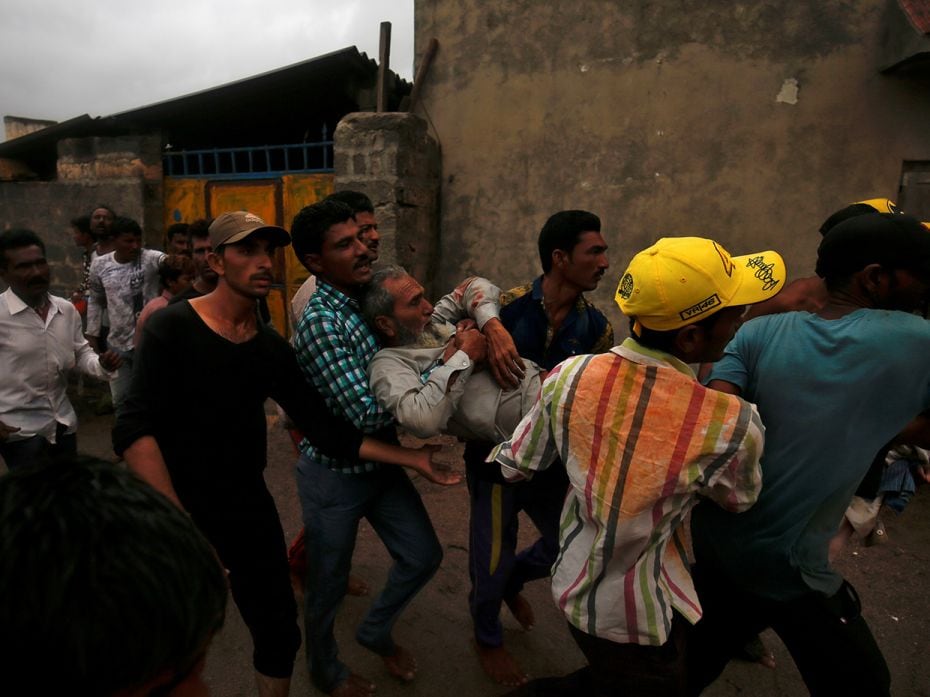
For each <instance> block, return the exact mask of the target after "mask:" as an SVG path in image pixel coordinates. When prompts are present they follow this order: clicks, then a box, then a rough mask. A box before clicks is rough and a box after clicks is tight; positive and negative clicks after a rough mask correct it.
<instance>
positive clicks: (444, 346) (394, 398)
mask: <svg viewBox="0 0 930 697" xmlns="http://www.w3.org/2000/svg"><path fill="white" fill-rule="evenodd" d="M499 296H500V289H499V288H497V287H496V286H494V285H492V284H491V283H490V282H489V281H487V280H486V279H483V278H478V277H472V278H468V279H466V280H465V281H464V282H462V284H461V285H459V286H458V287H457V288H456V289H455V290H454V291H453V292H452V293H450V294H449V295H446V296H445V297H443V298H442V299H441V300H440V301H439V302H438V303H437V304H436V306H435V307H433V305H432V304H431V303H430V302H429V301H428V300H427V299H426V298H425V296H424V294H423V287H422V286H421V285H420V284H419V283H418V282H417V280H416V279H415V278H413V277H412V276H410V275H409V274H408V273H407V272H406V271H405V270H404V269H403V268H401V267H399V266H388V267H385V268H383V269H381V270H380V271H378V272H377V273H375V274H374V276H372V279H371V283H370V285H369V286H368V289H367V291H366V293H365V296H364V298H363V299H362V313H363V315H364V316H365V319H366V321H367V322H368V323H369V324H370V325H371V327H372V328H373V329H374V330H375V331H376V332H377V334H378V336H379V338H380V339H381V341H382V344H383V345H384V346H386V347H387V348H384V349H382V350H380V351H379V352H378V353H377V354H375V357H374V358H373V359H372V360H371V363H370V364H369V366H368V376H369V379H370V383H371V389H372V392H373V393H374V395H375V397H376V399H377V400H378V403H379V404H380V405H381V406H382V407H383V408H385V409H387V410H388V411H390V412H391V413H392V414H393V415H394V418H395V419H396V420H397V423H398V424H400V425H401V426H403V427H404V428H405V429H407V430H408V431H409V432H411V433H412V434H413V435H415V436H418V437H421V438H428V437H430V436H435V435H437V434H439V433H448V434H450V435H454V436H459V437H461V438H466V439H481V440H486V441H493V442H500V441H502V440H506V439H507V438H509V437H510V435H511V434H512V432H513V429H514V428H515V427H516V425H517V423H519V421H520V419H521V417H522V416H523V414H524V413H526V412H527V411H529V409H530V407H531V406H532V405H533V403H534V402H535V401H536V398H537V397H538V395H539V389H540V385H541V383H542V379H543V378H544V377H545V376H544V375H543V374H542V370H541V369H540V368H539V366H537V365H536V364H534V363H532V362H531V361H524V362H525V363H526V366H527V369H526V372H525V375H524V377H523V379H522V381H521V382H520V384H519V385H518V387H517V388H516V389H512V390H507V391H504V390H502V389H501V387H500V386H499V385H498V384H497V383H496V382H495V381H494V378H493V376H492V375H491V372H490V371H488V370H484V369H483V367H484V366H483V364H484V363H485V362H486V354H487V346H486V342H485V338H484V335H483V334H482V333H481V332H482V331H485V332H487V331H496V330H498V329H500V330H503V327H498V325H500V319H499V318H498V317H497V309H498V299H499ZM479 330H480V331H479Z"/></svg>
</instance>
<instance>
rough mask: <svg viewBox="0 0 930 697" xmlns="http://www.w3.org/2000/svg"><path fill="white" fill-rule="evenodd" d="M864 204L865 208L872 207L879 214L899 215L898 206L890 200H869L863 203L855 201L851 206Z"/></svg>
mask: <svg viewBox="0 0 930 697" xmlns="http://www.w3.org/2000/svg"><path fill="white" fill-rule="evenodd" d="M859 204H865V205H866V206H872V208H874V209H875V210H877V211H878V212H879V213H900V212H901V211H900V210H898V204H896V203H895V202H894V201H892V200H891V199H890V198H870V199H866V200H865V201H856V203H854V204H853V205H854V206H855V205H859Z"/></svg>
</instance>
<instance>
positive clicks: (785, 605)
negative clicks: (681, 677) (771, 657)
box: [688, 563, 891, 697]
mask: <svg viewBox="0 0 930 697" xmlns="http://www.w3.org/2000/svg"><path fill="white" fill-rule="evenodd" d="M692 573H693V576H694V581H695V586H696V588H697V591H698V596H699V597H700V599H701V605H702V607H703V609H704V615H703V618H702V619H701V621H700V622H698V623H697V625H695V627H694V629H693V630H692V634H691V636H690V639H689V646H690V650H689V656H688V671H689V676H690V677H689V679H690V681H691V694H694V695H698V694H700V693H701V691H702V690H703V689H704V688H705V687H707V686H708V685H710V684H711V683H712V682H713V681H714V680H716V679H717V677H718V676H719V675H720V673H721V672H723V669H724V667H726V664H727V662H728V661H729V659H730V657H731V656H733V655H734V654H735V653H736V651H737V650H738V649H739V648H740V647H741V646H743V645H744V644H745V643H746V642H747V641H748V640H749V639H751V638H752V637H754V636H755V635H757V634H758V633H759V632H760V631H762V630H764V629H766V628H768V627H771V628H772V629H773V630H775V632H776V633H777V634H778V636H779V637H781V640H782V641H783V642H784V643H785V646H786V647H787V648H788V651H790V652H791V657H792V658H793V659H794V662H795V664H796V665H797V667H798V670H799V671H800V672H801V677H802V678H803V679H804V683H805V684H806V685H807V688H808V689H809V690H810V692H811V695H813V696H814V697H828V696H832V695H843V697H853V696H862V697H866V696H868V697H887V695H888V694H889V692H890V689H891V676H890V674H889V672H888V666H887V664H886V663H885V659H884V657H883V656H882V652H881V650H880V649H879V648H878V645H877V644H876V643H875V638H874V637H873V636H872V632H871V631H870V630H869V626H868V624H866V621H865V619H863V617H862V615H861V612H860V610H861V607H860V604H859V597H858V596H857V595H856V591H855V589H854V588H853V587H852V586H851V585H850V584H849V583H847V582H845V581H844V582H843V586H842V587H841V588H840V590H839V591H838V592H837V593H835V594H834V595H832V596H826V595H824V594H822V593H816V592H811V593H808V594H806V595H804V596H801V597H799V598H795V599H792V600H787V601H778V600H771V599H769V598H763V597H760V596H757V595H753V594H751V593H746V592H745V591H742V590H740V589H738V588H734V587H733V586H732V584H730V583H729V582H728V581H727V579H726V578H725V577H724V576H723V575H722V574H720V573H716V572H715V571H714V569H712V568H710V567H708V566H707V565H706V564H701V563H699V564H697V565H695V567H694V569H693V570H692Z"/></svg>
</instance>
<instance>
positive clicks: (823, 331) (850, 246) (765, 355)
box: [689, 213, 930, 696]
mask: <svg viewBox="0 0 930 697" xmlns="http://www.w3.org/2000/svg"><path fill="white" fill-rule="evenodd" d="M817 274H818V275H819V276H821V277H822V278H823V279H824V280H825V282H826V288H827V292H828V298H827V301H826V303H825V305H824V306H823V307H822V308H821V309H820V310H818V311H817V312H816V313H808V312H787V313H782V314H775V315H767V316H765V317H759V318H757V319H754V320H751V321H749V322H747V323H746V324H744V325H743V327H742V328H741V329H740V331H739V332H738V333H737V335H736V337H735V338H734V339H733V341H732V342H731V343H730V345H729V346H728V347H727V350H726V354H725V355H724V357H723V359H722V360H721V361H720V362H718V363H717V364H716V365H715V366H714V370H713V373H712V375H711V381H710V386H711V387H715V388H717V389H721V390H724V391H727V392H731V393H733V394H739V395H741V396H742V397H744V398H746V399H747V400H749V401H751V402H754V403H756V404H757V405H758V407H759V413H760V415H761V417H762V422H763V424H765V427H766V433H765V441H766V443H765V452H764V454H763V456H762V481H763V485H762V494H761V496H760V497H759V500H758V502H757V503H756V505H755V506H754V507H753V508H752V509H750V510H749V511H747V512H745V513H740V514H738V515H737V514H732V513H727V512H725V511H723V510H722V509H718V508H717V507H715V506H708V505H706V504H701V505H699V506H698V507H697V508H696V509H695V511H694V515H693V518H692V534H693V540H694V551H695V555H696V558H697V565H696V567H695V582H696V585H697V589H698V593H699V596H700V599H701V604H702V606H703V609H704V616H703V619H702V621H701V622H700V623H699V624H698V625H697V626H696V627H695V634H694V636H693V641H692V642H691V644H690V651H691V655H690V656H689V665H690V666H691V674H692V679H693V688H694V694H698V693H700V691H701V690H702V689H703V687H704V686H706V685H708V684H710V683H711V682H712V681H713V680H714V679H715V678H716V677H717V676H718V675H719V674H720V672H721V671H722V670H723V668H724V666H725V665H726V663H727V660H728V659H729V657H730V656H731V655H733V652H734V650H735V649H737V648H739V647H740V646H742V645H743V644H745V642H746V640H747V639H749V638H751V637H752V636H754V635H755V634H756V633H757V632H759V631H760V630H762V629H764V628H766V627H772V628H773V629H774V630H775V631H776V632H777V633H778V634H779V636H780V637H781V638H782V640H783V641H784V642H785V644H786V646H787V647H788V650H789V651H790V652H791V655H792V657H793V658H794V660H795V663H796V664H797V666H798V669H799V670H800V672H801V675H802V677H803V678H804V681H805V683H806V684H807V686H808V688H809V689H810V691H811V694H812V695H817V696H819V695H839V694H843V695H852V694H855V695H887V694H888V693H889V685H890V676H889V673H888V667H887V665H886V664H885V661H884V658H883V657H882V654H881V651H880V650H879V648H878V646H877V645H876V643H875V640H874V638H873V637H872V634H871V632H870V631H869V628H868V625H867V624H866V622H865V620H864V619H863V618H862V616H861V614H860V606H859V602H858V597H857V596H856V593H855V590H854V589H853V588H852V586H851V585H850V584H849V583H848V582H846V581H845V580H844V579H843V578H842V577H841V576H840V575H839V574H838V573H837V572H836V571H835V570H833V569H832V568H831V566H830V563H829V560H828V556H827V554H828V546H829V542H830V539H831V538H832V537H833V535H834V534H835V533H836V530H837V528H838V527H839V523H840V521H841V520H842V517H843V512H844V511H845V509H846V507H847V506H848V505H849V501H850V499H851V498H852V495H853V493H854V492H855V490H856V487H857V486H858V484H859V482H860V481H861V479H862V477H863V476H864V475H865V473H866V471H867V470H868V468H869V464H870V462H871V460H872V456H873V455H874V453H875V452H877V451H878V449H879V448H880V447H882V445H884V444H885V443H887V442H888V441H890V440H891V439H892V438H894V437H895V436H896V435H897V434H898V433H899V432H901V430H902V429H903V428H904V427H905V426H906V425H907V424H908V423H909V422H910V421H911V419H913V418H914V417H916V416H917V415H918V414H921V413H922V412H924V411H926V410H927V409H928V408H930V363H928V362H927V360H926V356H927V354H928V352H930V324H928V323H927V322H926V321H925V320H924V319H922V318H920V317H918V316H916V315H913V314H909V312H911V311H912V310H914V309H915V308H917V307H919V306H920V305H921V304H922V303H923V302H925V300H926V298H927V296H928V291H930V233H928V231H927V229H926V228H924V227H923V226H922V225H921V224H920V223H919V222H918V221H917V220H915V219H913V218H910V217H909V216H903V215H892V214H879V213H872V214H866V215H861V216H858V217H855V218H852V219H850V220H847V221H845V222H843V223H840V224H839V225H837V226H836V227H835V228H833V229H832V230H830V231H829V232H828V233H827V234H826V235H825V236H824V239H823V241H822V242H821V245H820V249H819V251H818V260H817Z"/></svg>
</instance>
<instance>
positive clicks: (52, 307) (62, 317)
mask: <svg viewBox="0 0 930 697" xmlns="http://www.w3.org/2000/svg"><path fill="white" fill-rule="evenodd" d="M0 277H2V278H3V280H4V282H5V283H6V284H7V285H8V286H9V288H8V289H7V290H6V291H4V292H3V293H2V294H0V373H2V374H3V379H2V380H0V455H2V456H3V459H4V460H5V461H6V464H7V467H9V468H10V469H14V468H16V467H19V466H21V465H24V464H28V463H30V462H33V461H36V460H42V459H44V458H45V457H50V458H54V457H59V456H67V455H73V454H74V453H75V452H76V450H77V438H76V435H75V432H76V430H77V415H76V414H75V413H74V407H72V406H71V402H69V401H68V395H67V394H66V388H67V375H68V371H69V370H70V369H72V368H74V367H77V369H78V370H80V371H82V372H84V373H87V374H88V375H92V376H94V377H97V378H100V379H101V380H110V379H111V378H112V376H113V371H114V370H116V368H117V367H118V366H119V364H120V359H119V356H118V355H117V354H115V353H113V352H111V351H108V352H106V353H104V354H102V355H101V356H99V357H98V356H97V354H95V353H94V351H93V349H91V347H90V346H89V345H88V343H87V340H86V339H85V338H84V335H83V333H82V330H81V318H80V315H78V313H77V310H76V309H75V308H74V305H72V304H71V303H70V302H68V301H67V300H65V299H64V298H59V297H56V296H54V295H49V293H48V287H49V278H50V274H49V267H48V261H47V260H46V258H45V245H44V244H43V242H42V240H41V239H39V237H38V235H36V234H35V233H34V232H32V231H31V230H22V229H19V230H7V231H6V232H3V233H2V234H0Z"/></svg>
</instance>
